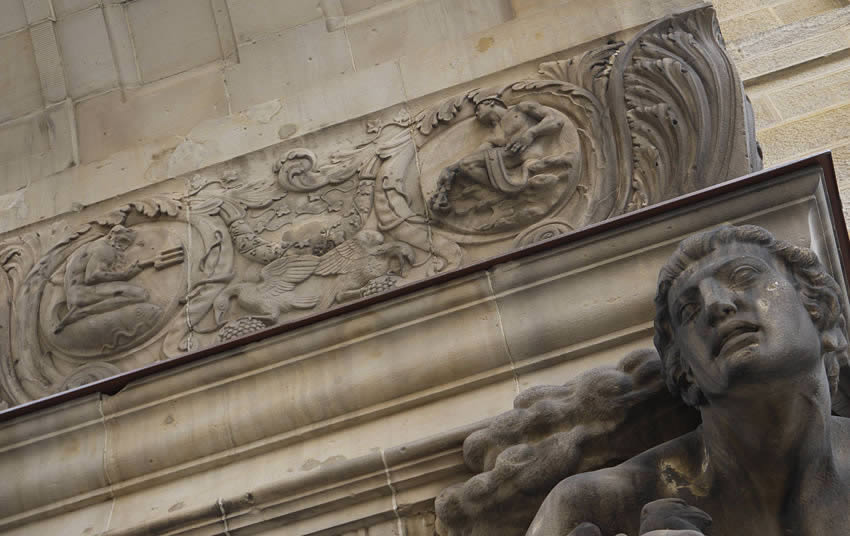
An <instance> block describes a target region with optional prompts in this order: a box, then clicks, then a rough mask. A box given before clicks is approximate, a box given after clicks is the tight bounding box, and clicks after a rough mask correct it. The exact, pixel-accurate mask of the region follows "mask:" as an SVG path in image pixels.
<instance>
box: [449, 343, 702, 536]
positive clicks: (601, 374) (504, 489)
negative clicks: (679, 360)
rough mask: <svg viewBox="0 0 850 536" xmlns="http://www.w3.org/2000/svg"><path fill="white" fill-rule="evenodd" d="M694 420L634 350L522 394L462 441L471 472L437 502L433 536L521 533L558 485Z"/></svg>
mask: <svg viewBox="0 0 850 536" xmlns="http://www.w3.org/2000/svg"><path fill="white" fill-rule="evenodd" d="M662 420H663V422H664V426H657V423H658V422H661V421H662ZM698 422H699V415H698V413H697V412H696V411H694V410H693V409H691V408H688V407H686V406H685V405H684V404H683V403H681V402H680V401H679V400H676V399H674V398H673V397H672V396H671V395H670V393H669V392H668V391H667V388H666V386H665V384H664V378H663V375H662V372H661V361H660V360H659V358H658V355H657V354H656V352H655V351H654V350H648V349H647V350H638V351H635V352H633V353H631V354H629V355H627V356H626V357H625V358H624V359H623V360H622V361H620V363H619V364H618V365H617V366H616V367H601V368H597V369H593V370H590V371H588V372H586V373H584V374H582V375H580V376H578V377H576V378H574V379H572V380H571V381H569V382H568V383H566V384H564V385H563V386H540V387H535V388H532V389H529V390H527V391H525V392H524V393H522V394H520V395H519V396H518V397H517V398H516V399H515V400H514V409H513V410H512V411H509V412H506V413H504V414H502V415H500V416H498V417H496V419H495V420H494V421H493V423H492V424H490V426H488V427H487V428H485V429H483V430H480V431H478V432H475V433H474V434H472V435H470V436H469V437H468V438H467V439H466V441H465V442H464V445H463V452H464V460H465V462H466V464H467V466H468V467H469V468H470V469H471V470H472V471H474V472H476V473H480V474H477V475H476V476H474V477H472V478H471V479H469V480H468V481H466V482H465V483H463V484H458V485H456V486H452V487H450V488H447V489H446V490H444V491H443V492H442V493H441V494H440V496H439V497H438V498H437V501H436V506H437V515H438V517H439V522H440V524H441V527H440V533H441V534H443V535H444V536H456V535H461V534H463V535H473V536H477V535H482V536H483V535H485V534H488V535H498V536H508V535H521V534H524V533H525V530H526V529H527V528H528V525H529V523H530V522H531V520H532V518H533V517H534V514H535V513H536V511H537V509H538V508H539V506H540V504H541V503H542V502H543V499H544V498H545V497H546V494H547V493H548V492H549V491H550V490H551V489H552V488H553V487H554V486H555V485H556V484H557V483H558V482H560V481H561V480H563V479H564V478H566V477H568V476H570V475H573V474H576V473H582V472H586V471H592V470H594V469H599V468H602V467H606V466H610V465H613V464H616V463H618V462H621V461H623V460H626V459H628V458H631V457H632V456H634V455H636V454H638V453H640V452H643V451H644V450H647V449H648V448H650V447H653V446H655V445H658V444H660V443H662V442H664V441H667V440H669V439H672V438H674V437H677V436H679V435H682V434H683V433H686V432H688V431H690V430H692V429H694V428H695V427H696V426H697V424H698ZM491 514H494V515H491ZM495 514H498V515H495Z"/></svg>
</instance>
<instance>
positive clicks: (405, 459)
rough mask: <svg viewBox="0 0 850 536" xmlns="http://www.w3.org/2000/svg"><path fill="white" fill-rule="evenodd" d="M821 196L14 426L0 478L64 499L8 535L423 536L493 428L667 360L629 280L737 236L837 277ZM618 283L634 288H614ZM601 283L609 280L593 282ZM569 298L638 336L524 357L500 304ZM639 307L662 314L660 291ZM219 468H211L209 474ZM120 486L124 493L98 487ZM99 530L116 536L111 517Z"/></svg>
mask: <svg viewBox="0 0 850 536" xmlns="http://www.w3.org/2000/svg"><path fill="white" fill-rule="evenodd" d="M819 181H820V176H819V174H818V172H817V171H816V170H810V171H808V172H805V173H802V174H797V175H795V177H794V180H790V181H784V182H780V183H779V184H774V185H773V186H772V187H769V188H765V186H766V185H765V184H762V185H761V186H758V187H755V188H753V189H750V190H746V191H742V192H738V193H736V194H734V195H732V196H730V197H725V198H723V199H721V200H713V201H711V202H708V203H706V204H704V205H701V206H699V207H691V210H688V211H681V212H678V213H675V214H668V215H666V216H665V217H657V218H653V219H651V220H641V223H639V224H636V225H634V226H629V227H621V228H619V229H618V230H616V232H613V233H608V234H605V235H601V234H600V235H596V236H595V238H591V237H588V239H586V240H584V241H583V242H580V243H579V242H575V243H573V244H571V245H565V246H564V247H561V248H556V249H550V250H548V251H545V252H543V253H541V254H539V255H537V256H535V257H533V258H527V259H523V261H522V262H521V263H505V264H503V265H500V266H496V267H493V268H492V269H491V270H482V271H480V272H477V273H475V274H471V275H469V276H467V277H464V278H461V279H457V280H454V281H451V282H445V283H444V284H442V285H439V286H436V287H434V288H432V289H429V290H423V291H420V292H418V293H416V294H413V295H409V296H405V297H403V298H400V299H397V300H390V301H388V302H386V303H383V304H380V305H373V306H371V307H370V308H367V309H362V310H360V311H357V312H354V313H351V314H348V315H345V316H341V317H339V318H336V319H334V320H332V321H330V322H326V323H324V324H321V325H316V326H314V327H310V328H307V329H302V330H298V331H293V332H290V333H286V334H279V335H277V336H275V337H273V338H269V339H266V340H264V341H262V342H259V343H256V344H253V345H248V346H242V347H241V348H238V349H234V350H232V351H230V352H227V353H224V354H222V355H218V356H215V357H213V358H211V359H209V360H205V361H203V362H197V363H194V364H193V365H192V366H189V367H186V368H182V369H175V370H171V371H169V372H165V373H162V374H159V375H157V376H156V377H152V378H148V379H147V380H145V381H141V382H136V383H133V384H131V385H129V386H127V387H126V388H125V389H123V390H122V391H121V392H120V393H117V394H115V395H114V396H103V397H102V398H97V397H92V398H89V399H84V400H80V401H79V404H78V405H75V406H70V405H66V406H60V407H58V408H56V409H54V410H53V411H52V412H51V413H50V415H55V416H54V417H52V418H51V419H45V418H44V416H45V414H44V413H42V414H40V415H39V416H37V417H35V418H26V419H19V420H17V421H14V422H10V423H4V424H3V425H0V445H2V449H0V465H2V464H7V463H8V467H11V466H12V465H14V471H15V472H14V474H16V475H20V478H18V479H17V480H15V481H14V482H13V481H11V480H10V481H9V482H8V483H7V486H14V485H16V483H20V482H36V481H38V482H41V481H42V480H41V479H43V478H44V473H43V471H45V470H49V471H50V474H51V475H52V480H51V482H52V483H53V484H54V485H53V486H52V487H51V488H50V490H49V491H48V492H44V490H42V489H40V488H39V487H30V486H27V487H26V488H21V489H17V488H12V489H13V490H14V491H9V492H8V493H9V494H8V497H10V499H9V501H7V502H3V503H0V505H2V507H3V508H10V510H4V512H5V513H7V515H5V516H4V517H3V518H2V519H1V520H0V530H3V531H7V532H10V533H14V532H12V531H14V530H20V529H22V528H23V527H28V528H33V527H35V528H38V527H40V526H45V527H48V526H50V525H39V524H40V523H49V522H50V519H51V518H56V517H57V516H61V515H62V513H63V512H69V511H71V512H73V511H78V510H80V511H84V512H85V511H86V510H84V509H85V508H86V505H97V504H104V503H105V504H108V505H109V506H110V509H109V511H111V512H112V516H111V521H109V525H108V528H106V529H103V530H106V534H109V535H110V536H116V535H129V534H133V533H134V532H135V533H136V534H139V533H141V534H144V533H146V532H147V533H152V534H162V533H167V531H172V532H175V533H177V534H181V533H185V534H198V532H193V531H199V530H201V529H203V530H209V531H210V532H211V533H212V534H215V532H216V531H218V532H221V530H222V529H221V527H222V523H223V522H224V520H226V522H227V524H228V527H229V530H230V531H232V532H236V530H243V531H251V532H254V533H257V534H263V533H264V532H265V533H269V534H274V531H275V530H278V531H279V530H280V528H281V527H282V526H283V527H286V529H287V530H293V531H296V533H298V532H305V533H308V534H309V533H311V532H321V531H326V532H328V533H344V532H345V531H348V530H356V529H363V530H366V528H368V527H370V526H373V525H376V526H382V523H384V522H385V521H387V520H396V521H398V520H399V519H401V520H402V522H403V523H404V522H407V520H408V518H413V519H415V516H416V515H417V513H419V512H427V511H428V510H429V509H430V508H432V504H433V503H432V502H431V501H432V500H433V498H434V497H435V495H436V494H437V493H438V492H439V490H440V489H443V488H445V487H446V486H449V485H451V484H454V483H457V482H459V481H463V480H465V479H466V478H468V477H469V476H470V473H469V469H466V468H465V467H464V464H463V459H462V454H461V450H460V449H461V442H462V440H463V438H465V437H466V436H468V435H469V434H470V433H472V432H473V431H475V430H478V429H480V428H482V427H483V426H486V424H487V422H486V421H485V422H481V421H482V419H489V418H490V417H492V416H494V414H496V413H500V412H503V411H506V410H508V409H510V400H511V398H512V397H514V396H515V395H516V394H518V392H519V390H520V389H524V388H526V387H533V386H535V385H540V384H551V383H552V382H553V378H555V377H557V378H563V381H568V380H569V379H570V378H571V377H574V376H575V375H576V374H578V373H580V372H582V371H584V370H587V369H588V368H589V367H593V366H598V365H603V364H611V363H615V362H616V361H617V360H619V359H620V358H622V356H623V355H625V354H626V353H628V352H629V351H631V350H633V349H635V348H641V347H645V346H646V345H648V344H651V343H650V340H649V337H650V336H651V317H652V313H651V311H648V310H646V309H644V308H640V307H639V308H636V309H634V311H636V314H633V315H622V314H620V313H619V311H620V310H621V309H622V308H623V302H622V300H621V299H609V298H617V297H621V296H622V295H623V292H622V289H620V288H613V287H612V286H611V285H610V280H609V279H610V278H611V277H613V278H615V279H618V280H619V279H622V280H630V278H638V277H640V276H638V275H637V273H636V271H635V270H634V268H633V267H635V266H641V267H643V268H642V270H641V273H649V272H652V271H654V270H653V265H654V264H655V263H658V262H661V261H662V260H663V259H664V258H665V257H666V256H667V253H669V252H670V251H671V250H672V249H673V247H674V246H675V244H676V243H677V242H678V240H679V239H680V238H681V237H682V236H683V235H687V234H689V233H691V232H694V231H697V230H699V229H704V228H706V227H710V226H712V225H714V224H715V223H716V222H719V221H727V220H731V221H736V222H750V223H759V224H762V225H766V226H769V227H771V228H772V229H773V230H774V232H775V233H776V234H779V235H781V236H783V237H785V238H787V239H789V240H793V241H794V243H795V244H801V245H804V244H811V245H815V246H816V247H818V248H819V250H818V251H819V255H820V256H821V258H823V259H829V262H830V263H831V264H833V265H836V264H835V263H836V262H837V259H838V257H837V253H836V252H835V251H834V249H833V248H832V246H831V244H830V241H829V239H828V235H827V234H825V233H827V232H828V231H827V230H828V229H829V228H830V226H831V224H830V222H829V221H826V220H822V219H821V216H824V217H825V216H826V215H827V214H828V211H825V210H824V208H825V207H826V205H825V204H824V200H823V199H822V198H819V197H818V196H814V195H813V193H814V192H817V190H818V188H819V186H820V182H819ZM810 215H814V216H812V217H810ZM83 216H85V215H84V214H83V215H80V218H79V221H86V218H84V217H83ZM133 227H136V228H139V224H137V225H135V226H133ZM139 236H140V237H141V236H142V233H141V231H140V234H139ZM137 240H139V238H138V237H137ZM90 243H92V244H93V243H94V241H92V242H90ZM57 251H59V250H57ZM127 255H128V256H131V258H132V257H134V256H135V253H131V252H130V250H129V249H128V250H127ZM189 262H194V261H193V260H192V259H189V260H188V261H187V262H186V263H184V265H185V264H188V263H189ZM618 266H619V267H621V268H622V271H621V272H620V273H614V272H615V271H616V267H618ZM564 267H567V269H566V270H565V269H564ZM169 269H172V268H169ZM656 269H657V265H656ZM596 271H599V274H600V276H602V275H606V276H608V277H600V278H599V279H598V280H595V281H590V280H588V279H587V277H588V276H590V274H592V273H594V272H596ZM137 277H142V275H139V276H137ZM569 279H572V280H573V281H574V282H576V283H579V282H580V284H583V285H585V286H593V287H594V288H597V289H598V290H599V292H600V293H601V294H600V300H599V302H598V303H597V304H593V305H591V307H593V308H594V310H598V309H607V310H608V311H609V312H610V314H611V315H613V317H617V316H618V315H619V317H621V318H625V317H626V316H628V317H629V318H628V319H627V322H626V323H625V324H622V329H619V330H617V331H614V332H612V333H608V334H605V335H603V336H601V337H600V336H596V335H597V333H596V332H591V331H586V330H583V329H576V330H575V331H574V332H571V333H567V334H565V335H564V338H563V339H562V340H564V341H568V344H567V345H566V346H564V345H563V344H559V343H558V341H553V340H552V339H551V338H549V337H546V338H543V339H541V344H540V345H539V346H538V347H537V349H536V352H537V353H535V352H534V351H532V352H531V353H529V354H528V355H523V356H513V355H511V354H510V352H509V350H508V348H510V347H513V346H515V342H516V341H520V340H530V339H531V338H532V334H533V331H534V329H535V328H534V326H533V325H531V324H530V323H523V322H517V321H516V318H512V319H508V316H506V315H503V314H502V310H501V306H500V301H502V300H505V299H506V298H507V297H511V299H517V298H521V296H522V295H523V294H526V295H529V296H530V295H532V294H536V295H539V294H540V292H539V291H540V289H542V288H546V289H548V290H549V292H548V293H546V296H545V299H546V302H554V303H565V304H566V303H570V302H571V301H572V300H573V296H574V293H575V286H574V285H569V284H567V283H566V281H567V280H569ZM132 281H133V280H132V279H131V282H132ZM491 281H492V282H498V288H494V287H493V286H492V285H491ZM556 281H557V282H556ZM62 285H64V282H59V286H60V287H61V286H62ZM633 288H634V290H633V292H640V293H646V295H644V299H643V300H642V301H644V302H649V301H651V298H652V295H653V294H654V291H653V289H652V288H651V285H637V284H635V285H634V286H633ZM629 299H634V300H635V302H636V303H637V302H640V301H641V300H640V298H629ZM520 301H521V300H520ZM555 314H562V316H561V320H560V322H559V323H560V325H561V326H562V331H565V332H570V331H571V330H570V328H569V327H568V328H563V326H573V325H576V326H578V325H579V322H580V320H581V318H583V317H584V316H586V315H587V314H588V311H587V309H586V308H573V307H564V308H561V309H558V310H556V311H555ZM599 314H600V315H602V313H599ZM470 326H471V327H470ZM523 328H524V329H526V330H531V333H529V332H527V331H522V330H523ZM583 335H584V337H583ZM387 356H389V358H388V357H387ZM113 362H116V363H117V362H120V360H119V361H113ZM559 381H560V380H559ZM257 393H262V394H263V396H258V395H257ZM470 423H471V424H470ZM103 434H105V438H106V443H105V444H104V445H103V451H102V452H101V453H100V454H102V455H99V456H93V455H88V454H85V453H80V454H79V455H80V456H85V459H84V460H81V461H80V462H79V463H75V465H74V467H75V469H74V471H70V470H66V471H62V470H59V469H55V467H58V465H56V464H60V465H62V464H67V463H69V462H72V461H75V460H76V458H75V457H74V456H75V454H73V453H72V450H73V449H71V448H70V446H71V445H77V446H79V445H82V446H86V445H89V444H91V442H92V441H100V440H101V439H100V438H102V437H103ZM63 447H66V448H67V450H63V451H60V450H54V449H61V448H63ZM4 452H5V453H6V454H5V455H4V454H3V453H4ZM59 452H62V454H59ZM73 452H76V451H73ZM200 452H203V453H204V454H205V456H204V457H201V458H197V457H196V455H197V454H198V453H200ZM193 453H194V454H195V457H193ZM4 456H5V457H4ZM45 460H48V461H49V462H48V466H47V467H45ZM6 466H7V465H4V467H6ZM10 470H11V469H10ZM103 475H106V476H107V477H108V478H109V481H108V482H109V484H108V485H104V484H102V482H101V480H99V479H102V478H103ZM66 476H67V477H68V478H70V480H65V477H66ZM83 484H84V486H83ZM3 489H9V488H3ZM4 497H6V495H4ZM21 499H25V500H26V504H24V503H23V502H21ZM12 508H14V511H13V510H11V509H12ZM80 515H81V518H80V519H82V518H83V517H84V516H90V517H89V519H91V520H92V523H97V525H92V526H96V527H98V526H102V525H99V523H101V521H102V520H99V519H100V518H98V517H97V515H96V514H95V511H94V510H90V511H88V512H87V514H80ZM58 518H59V519H61V517H58ZM66 519H67V520H68V522H69V526H77V525H73V524H70V523H71V521H72V520H73V519H75V518H74V517H68V518H66ZM73 522H74V523H77V522H79V519H78V520H77V521H73ZM53 526H55V525H53ZM87 526H89V525H85V526H84V527H87ZM396 526H398V525H396ZM81 530H84V529H83V528H81ZM376 530H378V529H376ZM19 533H23V534H26V532H19ZM200 533H201V534H203V533H204V532H200Z"/></svg>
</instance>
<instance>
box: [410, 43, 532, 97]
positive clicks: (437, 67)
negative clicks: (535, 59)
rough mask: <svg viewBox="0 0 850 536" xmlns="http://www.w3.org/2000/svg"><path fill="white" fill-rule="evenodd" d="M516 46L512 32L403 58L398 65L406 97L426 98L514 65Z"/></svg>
mask: <svg viewBox="0 0 850 536" xmlns="http://www.w3.org/2000/svg"><path fill="white" fill-rule="evenodd" d="M514 43H515V40H514V38H513V35H512V33H509V32H499V33H498V34H496V33H487V32H485V33H483V34H480V35H473V36H469V37H466V38H464V39H460V40H454V41H446V42H444V43H442V44H440V45H438V46H436V47H431V48H429V49H427V50H424V51H420V52H418V53H415V54H411V55H408V56H403V57H402V58H401V59H399V65H400V68H401V74H402V78H403V79H404V89H405V92H406V94H407V97H408V98H410V99H415V98H419V97H423V96H425V95H429V94H431V93H434V92H436V91H439V90H442V89H443V88H447V87H451V86H454V85H457V84H461V83H463V82H466V81H469V80H471V79H473V78H475V77H477V76H484V75H487V74H490V73H493V72H496V71H500V70H502V69H505V68H507V67H510V66H511V65H514V64H515V63H516V62H517V58H516V56H515V47H514V46H513V45H514Z"/></svg>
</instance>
